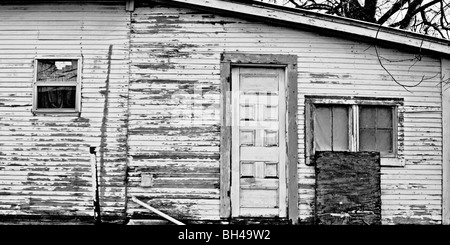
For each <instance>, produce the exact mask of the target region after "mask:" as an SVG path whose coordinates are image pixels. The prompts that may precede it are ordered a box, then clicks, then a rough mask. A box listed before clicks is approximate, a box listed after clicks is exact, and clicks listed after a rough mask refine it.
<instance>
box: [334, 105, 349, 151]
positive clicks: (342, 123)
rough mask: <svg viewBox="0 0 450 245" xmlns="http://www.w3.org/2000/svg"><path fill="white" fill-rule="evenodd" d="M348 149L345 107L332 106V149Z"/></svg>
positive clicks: (346, 111) (346, 112)
mask: <svg viewBox="0 0 450 245" xmlns="http://www.w3.org/2000/svg"><path fill="white" fill-rule="evenodd" d="M345 150H348V110H347V107H343V106H334V107H333V151H345Z"/></svg>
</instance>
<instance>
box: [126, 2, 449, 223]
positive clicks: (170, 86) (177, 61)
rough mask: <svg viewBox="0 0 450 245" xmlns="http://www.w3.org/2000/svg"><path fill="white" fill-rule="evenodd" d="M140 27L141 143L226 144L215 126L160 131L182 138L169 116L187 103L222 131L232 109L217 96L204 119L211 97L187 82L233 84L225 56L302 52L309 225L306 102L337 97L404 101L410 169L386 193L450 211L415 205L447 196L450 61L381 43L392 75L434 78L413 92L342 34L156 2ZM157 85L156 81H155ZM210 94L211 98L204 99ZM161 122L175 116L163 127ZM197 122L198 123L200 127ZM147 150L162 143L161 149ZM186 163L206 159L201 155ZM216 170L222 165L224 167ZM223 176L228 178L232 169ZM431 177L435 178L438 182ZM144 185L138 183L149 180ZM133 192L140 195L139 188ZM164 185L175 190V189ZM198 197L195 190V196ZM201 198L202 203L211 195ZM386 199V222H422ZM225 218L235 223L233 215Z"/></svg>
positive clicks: (301, 181) (399, 172)
mask: <svg viewBox="0 0 450 245" xmlns="http://www.w3.org/2000/svg"><path fill="white" fill-rule="evenodd" d="M133 21H134V23H133V24H132V30H131V58H132V62H131V70H132V74H131V76H132V82H131V91H132V93H133V95H134V96H136V100H133V99H132V100H131V101H130V111H131V112H133V113H131V118H134V119H139V118H142V120H140V122H139V121H138V120H136V121H134V122H132V125H130V129H131V130H133V128H135V129H136V133H137V132H138V131H140V133H142V134H141V136H144V135H148V137H150V138H149V139H158V140H157V141H162V142H164V137H166V138H165V139H166V140H167V142H168V144H172V143H169V142H172V141H174V142H173V144H182V145H188V144H189V143H188V142H190V141H189V140H188V138H189V137H190V136H191V137H192V140H194V139H195V140H199V141H204V140H202V139H206V138H204V137H209V138H210V140H211V141H212V142H214V143H213V144H217V143H218V142H219V140H220V137H221V136H220V131H214V130H211V129H209V132H208V130H205V131H203V132H202V133H201V134H200V132H197V133H194V132H192V133H188V131H181V132H186V133H185V134H182V135H180V136H179V138H177V135H175V134H173V135H170V136H164V134H163V133H161V132H159V131H157V130H156V128H157V126H152V125H151V124H152V123H155V124H156V125H160V123H164V125H165V126H164V127H165V129H164V131H163V132H164V133H165V132H178V130H179V129H177V130H174V131H166V130H168V129H170V128H172V127H171V126H170V124H171V123H174V122H177V120H176V118H175V117H173V116H169V115H168V113H167V110H169V109H170V110H175V111H177V113H178V112H179V111H180V110H186V108H189V107H186V106H191V105H194V106H195V108H199V109H198V110H197V109H191V112H193V115H191V117H194V118H200V117H205V118H208V121H209V120H210V122H211V123H212V125H214V124H216V125H220V122H221V119H220V118H221V117H220V115H221V114H220V113H221V112H222V111H223V109H224V108H223V107H221V103H222V102H221V100H220V97H214V98H215V100H214V101H211V103H212V104H211V106H212V107H210V109H212V110H213V111H214V110H215V115H216V116H217V117H209V116H207V115H209V114H207V115H205V114H204V115H201V113H200V111H201V109H200V108H202V106H203V105H202V103H201V102H198V101H199V100H200V101H201V100H203V99H205V98H201V96H200V94H201V93H200V92H198V93H197V94H195V93H194V95H195V96H196V98H198V99H197V100H192V99H191V100H188V99H189V95H190V94H188V93H191V91H192V90H190V91H189V92H185V91H186V90H184V91H183V90H182V91H180V90H179V88H180V86H181V84H183V83H186V85H187V86H185V88H188V89H189V88H191V86H193V87H197V88H198V89H200V88H201V86H199V84H204V85H207V84H210V85H214V86H220V85H222V86H223V83H221V81H220V74H221V70H220V54H221V53H223V52H225V53H226V52H231V53H242V54H244V53H245V54H247V53H250V54H268V55H271V54H272V55H276V54H293V55H297V57H298V59H297V62H298V69H297V76H298V105H297V106H298V109H297V110H298V111H297V113H298V115H297V125H298V162H299V164H298V195H299V199H298V212H299V218H300V221H301V222H302V221H306V220H308V219H309V218H310V217H311V216H312V215H313V212H314V202H313V199H314V191H313V190H314V185H315V181H314V178H315V177H314V172H313V167H309V166H306V165H305V164H304V162H305V161H304V149H305V147H304V144H303V142H304V139H305V138H304V137H305V136H304V132H303V128H304V125H305V122H304V113H305V110H304V106H305V103H304V96H305V95H323V96H328V95H333V94H334V95H336V96H360V97H392V98H399V99H403V104H402V106H400V108H399V111H400V113H401V115H402V118H401V119H400V120H399V132H398V133H399V142H400V145H399V156H400V157H401V158H404V159H405V166H404V167H400V168H399V167H389V168H385V167H382V183H381V189H382V192H383V193H384V194H385V195H387V197H389V198H391V197H390V196H392V197H393V195H395V194H397V193H399V192H398V191H401V192H400V193H401V197H402V200H404V201H406V204H404V205H403V208H404V209H411V210H412V209H414V210H415V209H421V210H423V211H424V212H430V213H434V214H437V213H440V212H441V208H440V206H439V205H431V204H430V205H424V206H422V207H420V205H418V206H415V204H414V202H416V201H420V200H417V199H421V200H423V201H424V202H425V200H432V201H433V203H437V202H439V197H436V196H435V193H436V191H439V190H441V188H442V187H441V185H440V184H439V183H438V182H439V181H441V180H440V179H439V177H438V176H439V174H438V173H439V172H440V171H441V167H442V166H441V161H442V155H441V150H442V137H441V131H442V129H441V123H442V119H441V116H440V113H441V111H442V109H441V105H440V103H441V99H440V92H441V90H440V87H439V84H440V82H441V80H440V78H439V77H438V76H437V75H438V74H440V60H439V59H437V58H436V56H433V55H426V54H424V53H422V59H421V60H420V61H417V60H414V57H415V55H416V54H417V53H418V52H419V51H418V50H412V51H410V52H404V51H402V50H397V49H394V48H392V47H387V46H377V51H378V52H379V54H380V57H381V60H382V62H383V65H385V66H386V67H387V68H388V69H389V71H391V72H392V75H393V76H394V78H395V79H396V80H397V81H399V82H401V83H404V84H405V85H414V84H417V83H418V82H420V81H421V79H422V76H423V75H425V77H424V78H425V79H424V80H423V81H422V82H421V83H420V84H419V85H418V86H417V87H415V88H408V89H409V90H410V91H411V93H410V92H408V91H406V90H405V89H404V88H402V87H401V86H399V85H398V84H396V83H395V81H394V80H393V79H392V77H390V75H389V74H387V73H386V71H385V70H383V68H382V67H381V66H380V64H379V61H378V59H377V55H376V53H375V48H374V47H373V44H371V43H366V42H364V41H363V40H360V41H349V40H346V39H343V38H341V37H330V36H322V35H319V34H316V33H313V32H304V31H298V30H294V29H290V28H286V27H280V26H276V25H270V24H266V23H263V22H260V21H249V20H244V19H240V18H238V17H229V16H228V17H227V16H225V15H220V14H216V13H210V12H208V11H200V10H196V11H195V12H192V10H190V9H185V8H180V7H178V6H177V7H169V6H166V5H147V4H146V3H140V4H139V5H137V8H136V10H135V12H134V13H133ZM280 37H282V38H280ZM155 64H156V65H155ZM413 64H414V65H413ZM183 69H184V70H183ZM186 69H188V70H186ZM152 79H153V81H155V82H152ZM189 80H191V81H195V82H193V84H194V85H190V84H189ZM156 82H158V83H156ZM202 86H203V85H202ZM220 89H224V88H223V87H222V88H220V87H214V89H213V90H207V93H211V92H212V91H214V93H215V94H216V95H215V96H217V94H220ZM151 91H154V94H151V93H150V92H151ZM174 91H180V92H179V93H180V96H179V97H178V98H179V100H174V98H175V97H174V96H173V94H174ZM161 94H170V95H171V96H165V97H164V96H161ZM202 96H204V94H203V93H202ZM211 96H212V95H211ZM193 97H194V96H193ZM204 97H205V96H204ZM131 98H133V97H131ZM137 98H141V99H145V98H149V99H150V98H151V99H152V100H151V101H148V102H145V104H144V102H142V101H138V100H137ZM222 101H223V100H222ZM143 107H148V109H150V110H147V111H144V110H141V109H138V108H143ZM158 108H161V109H158ZM177 108H179V110H178V109H177ZM191 108H194V107H191ZM213 108H214V109H213ZM136 113H137V114H136ZM157 115H165V116H164V117H161V118H160V120H158V119H157ZM182 115H184V114H182ZM191 117H188V118H191ZM222 120H223V119H222ZM167 122H169V123H167ZM192 123H194V122H193V121H192ZM140 124H143V125H144V124H145V125H147V126H145V129H144V128H141V129H142V130H140V126H138V125H140ZM192 125H194V124H192ZM184 127H187V128H189V123H185V124H184V125H183V128H184ZM222 130H223V128H222ZM152 135H154V136H152ZM137 136H138V135H137V134H135V136H133V135H131V136H130V139H132V138H133V142H131V143H130V146H131V147H133V146H132V145H136V146H137V145H142V144H146V143H145V142H143V141H140V142H138V138H137ZM141 136H139V137H141ZM155 137H157V138H155ZM222 137H223V135H222ZM182 141H184V142H185V143H182ZM162 142H161V143H162ZM192 143H193V142H192ZM147 144H148V145H155V144H156V145H159V144H160V143H156V142H155V143H147ZM221 147H222V146H221ZM136 149H138V148H136ZM140 149H143V148H140ZM173 149H174V150H173V153H172V154H173V155H176V154H177V153H176V150H175V149H178V148H177V147H175V148H173ZM219 149H220V150H222V155H221V156H222V157H223V156H224V155H225V152H224V149H225V148H219ZM219 149H217V154H218V155H220V150H219ZM214 151H215V150H214ZM201 154H202V155H199V154H198V155H197V156H198V158H197V159H198V161H199V163H200V162H201V161H203V160H208V161H209V160H213V159H209V158H207V155H204V154H206V152H205V153H201ZM156 156H157V155H156ZM200 156H205V157H206V158H205V157H200ZM157 159H158V158H154V159H152V158H151V157H149V158H148V159H145V158H142V160H138V161H134V163H133V164H139V165H140V166H145V161H147V160H154V161H157ZM163 159H166V160H165V161H167V160H169V162H166V163H164V164H170V159H168V158H163ZM186 159H189V160H190V161H194V162H195V161H196V160H195V159H196V158H195V157H192V158H186ZM175 160H177V159H173V161H175ZM180 160H181V159H180ZM222 163H223V162H222ZM155 164H157V163H156V162H155V163H150V162H149V166H153V165H155ZM162 164H163V163H162ZM193 164H194V163H193ZM173 166H174V169H177V168H178V167H175V166H177V165H173ZM220 166H222V167H224V166H226V165H220ZM216 167H217V168H219V163H218V162H217V165H216ZM209 170H211V169H209ZM209 170H208V171H209ZM203 171H204V172H203ZM203 171H202V172H201V173H200V172H199V173H198V174H207V170H206V169H204V170H203ZM220 171H221V172H223V173H226V171H227V169H221V170H220ZM422 171H424V173H422ZM138 173H139V172H138ZM425 173H426V174H425ZM428 174H430V176H431V177H428ZM225 175H227V174H225ZM395 176H399V177H398V178H397V177H395ZM174 177H175V176H174ZM414 180H417V181H414ZM136 181H137V182H138V181H139V178H137V179H136ZM133 185H134V186H136V188H138V186H139V183H135V184H133ZM133 188H134V187H133ZM164 188H167V189H170V186H166V187H164ZM173 188H176V187H175V186H174V187H173ZM224 190H225V189H224ZM144 191H145V192H144ZM151 191H152V188H149V187H146V188H144V189H143V190H142V192H144V193H148V195H150V193H151ZM142 192H141V193H142ZM188 192H189V191H188V190H186V193H188ZM142 195H144V194H142ZM151 195H152V197H153V198H157V194H151ZM155 195H156V196H155ZM161 195H162V194H161ZM186 195H187V194H186ZM220 195H221V196H222V197H225V196H226V192H225V191H224V192H222V194H220ZM198 197H199V198H201V196H198ZM219 197H220V196H219V195H217V196H216V198H219ZM205 198H206V196H205ZM208 198H211V196H208ZM168 199H170V198H168ZM413 200H414V202H413ZM386 201H387V202H388V203H383V204H382V211H383V213H384V214H387V213H389V212H390V213H391V214H390V215H388V216H386V217H385V218H383V217H382V221H383V223H385V224H389V223H402V221H405V222H406V221H407V222H412V220H407V215H408V212H397V213H396V214H397V215H398V217H399V218H397V219H392V217H393V215H394V213H395V208H396V206H395V205H396V204H394V203H392V202H393V201H394V200H391V201H390V199H386ZM223 210H226V208H224V209H223ZM222 215H225V216H226V212H225V213H223V214H222ZM427 217H429V218H430V219H429V223H435V222H438V220H437V216H436V215H431V216H430V215H429V216H427ZM196 218H199V217H196ZM202 218H205V219H208V218H210V217H208V218H206V217H202V216H200V219H202ZM421 223H422V221H421Z"/></svg>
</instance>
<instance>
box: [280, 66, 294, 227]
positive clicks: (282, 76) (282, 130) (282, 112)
mask: <svg viewBox="0 0 450 245" xmlns="http://www.w3.org/2000/svg"><path fill="white" fill-rule="evenodd" d="M278 73H279V74H278V82H279V85H278V88H279V95H278V104H279V106H278V113H279V116H278V118H279V125H280V126H279V130H278V132H279V144H278V145H279V147H278V148H279V151H280V153H279V154H280V159H279V164H278V166H279V168H280V169H279V181H280V183H279V185H278V186H279V195H280V198H279V202H280V204H279V215H280V217H283V218H284V217H286V216H287V213H286V207H287V203H286V202H287V185H286V182H287V180H286V169H288V168H289V167H287V166H286V165H284V164H283V163H285V164H287V162H286V158H287V157H288V156H287V152H286V148H287V146H286V143H285V142H287V141H286V122H287V120H289V116H288V115H287V114H286V104H287V100H286V92H287V91H286V89H287V85H286V84H287V81H286V74H285V73H286V71H285V70H282V69H279V70H278ZM296 104H297V103H296ZM296 209H297V207H296Z"/></svg>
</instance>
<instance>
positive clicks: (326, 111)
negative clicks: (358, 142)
mask: <svg viewBox="0 0 450 245" xmlns="http://www.w3.org/2000/svg"><path fill="white" fill-rule="evenodd" d="M314 115H315V118H314V146H315V150H316V151H348V150H349V144H348V140H349V138H348V137H349V132H348V127H349V126H348V125H349V124H348V107H347V106H338V105H332V106H331V105H317V106H316V109H315V112H314Z"/></svg>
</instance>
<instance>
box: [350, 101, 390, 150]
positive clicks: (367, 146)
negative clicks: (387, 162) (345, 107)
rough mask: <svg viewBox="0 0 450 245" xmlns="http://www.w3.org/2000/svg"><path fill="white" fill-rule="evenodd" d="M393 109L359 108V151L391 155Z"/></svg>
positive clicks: (386, 107)
mask: <svg viewBox="0 0 450 245" xmlns="http://www.w3.org/2000/svg"><path fill="white" fill-rule="evenodd" d="M393 111H394V110H393V107H389V106H360V107H359V150H360V151H378V152H381V153H393V134H394V125H393Z"/></svg>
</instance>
